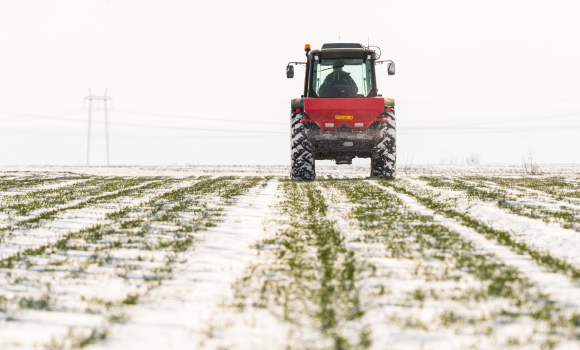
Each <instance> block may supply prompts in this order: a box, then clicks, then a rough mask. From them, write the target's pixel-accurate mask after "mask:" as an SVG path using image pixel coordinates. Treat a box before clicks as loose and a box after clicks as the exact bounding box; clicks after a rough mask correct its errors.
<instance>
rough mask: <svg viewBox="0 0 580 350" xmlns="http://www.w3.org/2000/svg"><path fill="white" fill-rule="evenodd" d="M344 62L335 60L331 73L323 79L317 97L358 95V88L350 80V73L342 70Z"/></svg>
mask: <svg viewBox="0 0 580 350" xmlns="http://www.w3.org/2000/svg"><path fill="white" fill-rule="evenodd" d="M342 67H344V61H342V60H336V61H335V62H334V64H333V65H332V73H330V74H328V75H327V76H326V78H324V82H323V83H322V85H321V86H320V90H319V92H318V96H319V97H354V96H356V95H357V93H358V87H357V86H356V83H355V82H354V80H353V79H352V78H351V76H350V73H348V72H345V71H343V70H342Z"/></svg>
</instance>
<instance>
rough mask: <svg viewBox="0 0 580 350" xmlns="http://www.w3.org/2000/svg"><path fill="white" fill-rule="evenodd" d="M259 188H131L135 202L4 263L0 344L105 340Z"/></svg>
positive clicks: (247, 183) (235, 184)
mask: <svg viewBox="0 0 580 350" xmlns="http://www.w3.org/2000/svg"><path fill="white" fill-rule="evenodd" d="M260 181H262V180H261V179H260V178H245V179H241V180H240V179H236V178H231V177H230V178H225V177H224V178H217V179H201V180H195V181H193V180H182V181H180V182H179V183H178V184H174V185H171V186H169V188H167V189H154V190H153V193H152V194H151V195H148V194H147V191H146V190H145V191H143V193H139V192H138V191H139V190H140V189H139V188H134V189H131V190H132V191H134V192H133V193H130V192H128V193H126V194H128V195H131V194H132V195H133V196H136V197H137V198H134V197H133V202H132V203H131V205H122V202H119V203H116V204H115V205H114V206H115V207H116V209H115V210H110V211H109V212H108V214H107V215H106V217H105V218H101V220H100V221H99V222H98V223H96V224H93V225H92V226H89V227H87V228H84V229H81V230H74V231H69V232H68V233H66V234H64V235H62V236H60V237H58V238H56V239H55V240H54V241H53V242H50V243H47V244H45V245H41V246H39V247H36V248H34V249H28V250H25V251H22V252H20V253H19V254H17V255H12V256H10V257H7V258H4V259H3V260H2V261H0V266H2V275H0V276H1V277H2V278H1V279H0V303H1V305H0V311H2V314H4V319H5V321H7V323H6V325H5V327H1V328H0V333H1V336H0V339H2V340H3V341H4V344H6V345H5V346H8V345H13V346H14V347H16V348H17V347H18V346H17V345H18V344H21V345H23V346H25V347H31V346H33V345H34V344H37V345H38V346H46V347H49V348H51V347H52V348H68V347H84V346H85V345H88V344H89V343H94V342H98V341H99V340H101V339H104V338H105V336H106V334H107V332H108V328H109V327H110V325H111V324H113V323H118V322H125V321H126V320H127V319H128V313H127V312H126V311H125V310H126V309H127V308H128V307H130V306H131V305H135V304H137V302H138V300H139V299H140V298H142V297H143V296H144V295H146V294H147V293H148V292H149V291H151V290H152V289H154V288H156V287H158V286H159V285H161V284H162V282H163V281H165V280H168V279H170V278H171V277H172V274H173V271H174V269H179V268H180V266H182V265H183V264H184V263H185V262H186V259H184V258H183V257H182V255H183V252H185V251H187V250H189V249H191V247H192V245H193V244H194V242H195V232H197V231H200V230H204V229H206V228H207V227H213V226H215V225H217V223H219V222H220V220H221V219H220V216H221V215H222V212H223V211H224V208H225V207H226V206H228V205H230V204H232V203H233V202H234V201H235V199H236V198H237V197H238V196H240V195H241V194H243V193H244V192H245V191H247V190H248V189H249V188H252V187H255V186H256V185H257V184H258V183H259V182H260ZM107 194H110V193H107ZM140 194H145V196H144V197H143V198H142V199H141V200H139V199H140V198H139V195H140ZM107 204H110V203H109V202H107ZM26 334H28V336H25V335H26ZM22 341H24V343H22ZM4 344H3V345H4Z"/></svg>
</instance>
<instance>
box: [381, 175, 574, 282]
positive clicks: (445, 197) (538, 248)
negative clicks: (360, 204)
mask: <svg viewBox="0 0 580 350" xmlns="http://www.w3.org/2000/svg"><path fill="white" fill-rule="evenodd" d="M383 184H385V185H387V186H391V187H393V188H394V189H396V190H399V191H402V192H403V193H407V194H409V195H411V196H413V197H415V198H416V199H417V200H418V201H419V202H420V203H421V204H423V205H425V206H426V207H427V208H429V209H432V210H434V211H435V212H436V213H438V214H441V215H443V216H445V217H447V218H454V219H456V220H458V222H460V223H461V224H462V225H464V226H467V227H470V228H473V229H474V230H476V231H477V232H479V233H481V234H483V235H485V237H486V238H488V239H493V240H496V241H497V242H498V243H500V244H502V245H505V246H508V247H510V249H512V250H513V251H515V252H518V253H523V254H527V255H529V256H530V257H532V259H534V261H535V262H536V263H538V264H539V265H541V266H544V267H546V268H548V269H550V270H551V271H553V272H559V273H562V274H565V275H566V276H568V277H569V278H571V279H572V280H573V281H577V280H578V279H580V235H578V233H577V232H574V231H572V230H566V229H562V228H560V227H558V226H556V225H554V224H547V223H545V222H542V221H540V220H535V219H532V218H527V217H521V216H519V215H516V214H512V213H509V212H506V211H505V210H503V209H501V208H498V207H497V206H495V205H494V204H493V203H486V202H485V201H480V200H478V199H474V198H473V197H471V198H468V197H467V196H465V194H464V193H463V192H461V191H451V190H444V189H443V190H442V189H438V188H435V187H430V186H426V185H424V184H423V183H421V182H419V181H396V182H394V183H386V182H383Z"/></svg>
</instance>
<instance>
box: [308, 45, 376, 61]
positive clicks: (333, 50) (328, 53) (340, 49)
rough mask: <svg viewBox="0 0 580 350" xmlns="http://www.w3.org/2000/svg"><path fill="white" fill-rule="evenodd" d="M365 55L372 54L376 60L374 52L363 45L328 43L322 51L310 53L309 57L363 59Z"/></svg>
mask: <svg viewBox="0 0 580 350" xmlns="http://www.w3.org/2000/svg"><path fill="white" fill-rule="evenodd" d="M365 54H371V55H372V58H373V59H374V58H376V54H375V52H374V51H373V50H369V49H365V48H364V46H362V45H361V44H356V43H327V44H323V45H322V48H321V49H320V50H312V51H310V53H309V55H308V57H309V58H312V56H314V55H320V56H321V57H322V58H359V57H360V58H362V57H363V56H364V55H365Z"/></svg>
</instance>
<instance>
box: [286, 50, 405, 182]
mask: <svg viewBox="0 0 580 350" xmlns="http://www.w3.org/2000/svg"><path fill="white" fill-rule="evenodd" d="M377 49H378V51H379V54H378V55H377V53H376V52H375V50H371V49H370V47H363V46H362V45H361V44H346V43H344V44H343V43H340V44H324V45H322V48H321V49H320V50H312V51H311V50H310V45H308V44H307V45H306V47H305V51H306V57H307V62H290V63H288V66H287V67H286V77H287V78H293V77H294V67H293V65H297V64H300V65H305V66H306V74H305V78H304V95H302V96H301V97H300V98H296V99H293V100H292V112H291V118H292V126H291V139H290V144H291V152H292V155H291V164H292V170H291V173H290V177H291V178H292V179H293V180H302V181H312V180H314V179H315V178H316V170H315V160H316V159H332V160H335V161H336V164H352V159H353V158H355V157H359V158H371V177H378V178H381V179H394V176H395V161H396V131H395V130H396V118H395V99H393V98H387V97H382V95H379V94H377V92H378V89H377V82H376V77H375V65H377V64H382V63H388V67H387V71H388V74H389V75H393V74H395V63H394V62H393V61H390V60H388V61H378V59H380V49H379V48H378V47H377Z"/></svg>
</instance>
